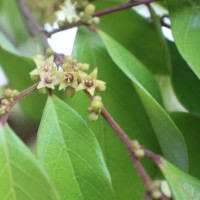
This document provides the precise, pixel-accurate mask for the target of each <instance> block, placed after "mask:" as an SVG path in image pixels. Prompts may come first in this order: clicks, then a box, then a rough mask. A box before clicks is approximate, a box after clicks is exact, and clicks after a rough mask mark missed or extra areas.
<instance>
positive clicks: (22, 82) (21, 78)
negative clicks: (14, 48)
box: [0, 46, 46, 118]
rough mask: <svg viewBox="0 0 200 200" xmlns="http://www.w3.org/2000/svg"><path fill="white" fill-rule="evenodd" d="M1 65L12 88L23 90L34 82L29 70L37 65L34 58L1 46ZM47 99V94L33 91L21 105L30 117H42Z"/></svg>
mask: <svg viewBox="0 0 200 200" xmlns="http://www.w3.org/2000/svg"><path fill="white" fill-rule="evenodd" d="M0 65H1V66H2V67H3V70H4V71H5V73H6V76H7V77H8V80H9V84H10V86H11V87H12V88H14V89H17V90H19V91H21V90H24V89H26V88H28V87H30V86H31V85H33V84H34V82H33V81H32V80H31V79H30V76H29V72H30V71H32V70H33V69H34V68H35V67H36V66H35V63H34V62H33V60H31V59H28V58H26V57H23V56H18V55H15V54H12V53H10V52H8V51H6V50H4V49H3V48H1V46H0ZM45 99H46V97H45V96H43V95H41V94H38V93H37V92H33V93H32V94H30V95H29V96H27V97H26V98H25V99H24V100H22V101H21V105H22V108H23V110H24V111H25V113H26V114H28V115H29V116H30V117H32V118H40V117H41V114H42V109H43V107H44V103H45ZM33 102H34V104H33Z"/></svg>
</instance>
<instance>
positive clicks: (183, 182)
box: [159, 159, 200, 200]
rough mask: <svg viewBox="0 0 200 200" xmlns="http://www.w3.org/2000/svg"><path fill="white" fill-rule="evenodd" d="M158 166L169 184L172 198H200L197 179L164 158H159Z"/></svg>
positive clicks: (199, 186)
mask: <svg viewBox="0 0 200 200" xmlns="http://www.w3.org/2000/svg"><path fill="white" fill-rule="evenodd" d="M159 167H160V169H161V171H162V173H163V175H164V176H165V178H166V180H167V181H168V183H169V185H170V188H171V191H172V194H173V199H174V200H194V199H195V200H197V199H200V181H199V180H197V179H195V178H193V177H192V176H190V175H188V174H186V173H184V172H182V171H181V170H179V169H178V168H176V167H175V166H173V165H172V164H171V163H169V162H167V161H166V160H164V159H161V164H160V165H159Z"/></svg>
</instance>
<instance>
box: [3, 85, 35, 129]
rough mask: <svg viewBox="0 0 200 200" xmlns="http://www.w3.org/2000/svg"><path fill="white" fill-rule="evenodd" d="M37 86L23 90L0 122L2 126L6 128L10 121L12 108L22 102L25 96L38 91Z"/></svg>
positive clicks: (8, 107)
mask: <svg viewBox="0 0 200 200" xmlns="http://www.w3.org/2000/svg"><path fill="white" fill-rule="evenodd" d="M37 85H38V83H36V84H34V85H32V86H31V87H29V88H27V89H25V90H23V91H21V92H20V94H19V95H18V96H17V98H16V99H15V100H14V101H12V102H11V103H10V104H9V105H8V106H7V108H6V113H5V114H4V115H3V116H2V117H1V120H0V124H1V125H2V126H4V125H5V124H6V122H7V120H8V116H9V113H10V111H11V110H12V108H13V107H14V106H15V105H16V104H17V103H18V102H19V101H20V100H22V99H23V98H24V97H25V96H27V95H29V94H31V93H32V92H33V91H34V90H36V89H37Z"/></svg>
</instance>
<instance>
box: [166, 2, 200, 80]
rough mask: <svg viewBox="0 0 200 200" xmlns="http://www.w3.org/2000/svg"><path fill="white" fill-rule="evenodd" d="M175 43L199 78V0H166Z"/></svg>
mask: <svg viewBox="0 0 200 200" xmlns="http://www.w3.org/2000/svg"><path fill="white" fill-rule="evenodd" d="M168 5H169V11H170V19H171V22H172V33H173V36H174V40H175V43H176V45H177V47H178V49H179V51H180V53H181V55H182V56H183V58H184V59H185V60H186V61H187V63H188V64H189V66H190V67H191V69H192V70H193V71H194V73H195V74H196V75H197V77H198V78H200V68H199V65H200V56H199V52H200V40H199V35H200V9H199V7H200V2H199V1H198V0H187V1H186V0H185V1H183V0H168Z"/></svg>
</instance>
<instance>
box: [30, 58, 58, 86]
mask: <svg viewBox="0 0 200 200" xmlns="http://www.w3.org/2000/svg"><path fill="white" fill-rule="evenodd" d="M33 60H34V61H35V63H36V66H37V68H36V69H34V70H33V71H32V72H30V76H31V78H32V79H33V80H38V79H40V82H39V84H38V86H37V89H41V88H51V89H54V88H55V85H57V84H58V79H57V69H56V67H55V65H54V56H53V55H52V56H50V57H49V58H45V57H44V56H41V55H38V56H35V57H34V58H33Z"/></svg>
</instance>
